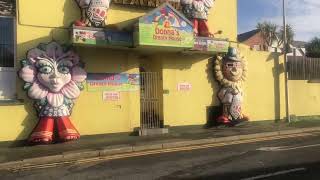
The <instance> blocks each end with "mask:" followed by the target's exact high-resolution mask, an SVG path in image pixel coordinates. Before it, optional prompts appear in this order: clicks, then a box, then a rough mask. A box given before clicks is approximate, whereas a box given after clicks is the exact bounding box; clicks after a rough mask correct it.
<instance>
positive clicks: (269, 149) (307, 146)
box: [257, 144, 320, 151]
mask: <svg viewBox="0 0 320 180" xmlns="http://www.w3.org/2000/svg"><path fill="white" fill-rule="evenodd" d="M317 146H320V144H312V145H306V146H296V147H290V146H279V147H261V148H259V149H257V150H258V151H290V150H295V149H303V148H309V147H317Z"/></svg>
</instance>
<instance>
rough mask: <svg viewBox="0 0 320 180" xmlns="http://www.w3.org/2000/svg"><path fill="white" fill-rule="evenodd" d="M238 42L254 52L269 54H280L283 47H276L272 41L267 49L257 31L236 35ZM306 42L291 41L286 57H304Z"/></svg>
mask: <svg viewBox="0 0 320 180" xmlns="http://www.w3.org/2000/svg"><path fill="white" fill-rule="evenodd" d="M238 42H240V43H243V44H245V45H247V46H249V47H250V48H251V49H252V50H256V51H270V52H279V53H281V52H282V48H283V46H282V45H280V46H278V43H277V42H276V41H274V42H273V43H272V45H271V46H269V47H267V46H266V45H265V43H264V39H263V38H262V36H261V32H260V31H259V30H258V29H255V30H252V31H248V32H245V33H242V34H239V35H238ZM305 44H306V42H303V41H293V43H292V44H290V48H291V50H292V52H291V53H289V54H288V56H305V48H304V46H305Z"/></svg>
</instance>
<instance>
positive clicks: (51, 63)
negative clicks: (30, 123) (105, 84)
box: [19, 42, 87, 144]
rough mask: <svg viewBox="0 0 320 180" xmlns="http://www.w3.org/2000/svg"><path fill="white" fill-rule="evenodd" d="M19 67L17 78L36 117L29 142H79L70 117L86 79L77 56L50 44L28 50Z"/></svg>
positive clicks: (61, 47) (65, 48)
mask: <svg viewBox="0 0 320 180" xmlns="http://www.w3.org/2000/svg"><path fill="white" fill-rule="evenodd" d="M21 64H22V68H21V70H20V71H19V76H20V78H21V79H23V81H24V82H25V85H24V90H25V91H27V94H28V96H29V97H30V98H31V99H33V100H35V104H34V105H35V108H36V110H37V114H38V116H39V122H38V124H37V126H36V127H35V128H34V130H33V132H32V133H31V136H30V137H29V142H30V143H35V144H43V143H51V142H53V141H70V140H75V139H78V138H79V137H80V134H79V132H78V131H77V129H76V128H75V127H74V126H73V124H72V123H71V121H70V118H69V116H70V115H71V111H72V107H73V105H74V100H75V99H76V98H77V97H78V96H79V95H80V90H82V89H83V85H82V82H83V81H84V80H85V79H86V77H87V73H86V72H85V70H84V69H83V68H82V67H81V64H82V63H81V62H80V61H79V56H78V55H77V54H76V53H75V52H74V51H73V50H71V49H70V48H69V47H63V46H61V45H60V44H58V43H56V42H50V43H49V44H40V45H39V46H38V47H36V48H34V49H31V50H29V51H28V53H27V59H25V60H22V61H21ZM54 132H57V134H54ZM56 137H57V138H56Z"/></svg>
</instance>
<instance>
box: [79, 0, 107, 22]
mask: <svg viewBox="0 0 320 180" xmlns="http://www.w3.org/2000/svg"><path fill="white" fill-rule="evenodd" d="M76 2H77V4H78V6H79V8H80V9H81V19H80V20H77V21H75V23H74V24H75V25H76V26H93V27H103V26H104V24H105V19H106V17H107V12H108V9H109V4H110V0H76Z"/></svg>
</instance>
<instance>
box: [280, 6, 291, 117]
mask: <svg viewBox="0 0 320 180" xmlns="http://www.w3.org/2000/svg"><path fill="white" fill-rule="evenodd" d="M282 12H283V31H284V32H283V52H284V81H285V82H284V84H285V101H286V117H287V120H288V122H289V123H290V122H291V118H290V111H289V110H290V108H289V87H288V66H287V22H286V2H285V0H282Z"/></svg>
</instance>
